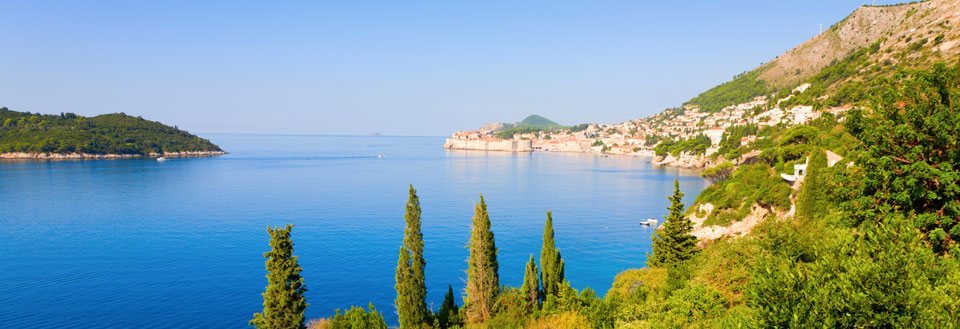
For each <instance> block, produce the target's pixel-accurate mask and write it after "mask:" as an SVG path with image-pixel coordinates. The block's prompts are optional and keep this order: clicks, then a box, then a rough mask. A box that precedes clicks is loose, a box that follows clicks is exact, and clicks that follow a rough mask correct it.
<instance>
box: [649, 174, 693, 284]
mask: <svg viewBox="0 0 960 329" xmlns="http://www.w3.org/2000/svg"><path fill="white" fill-rule="evenodd" d="M668 199H669V200H670V206H669V207H667V210H669V211H670V213H669V215H667V219H666V221H664V223H663V227H661V228H660V229H659V230H658V231H657V233H656V236H655V237H654V238H653V254H652V255H650V257H649V259H647V266H651V267H660V266H670V265H677V264H679V263H681V262H683V261H685V260H687V259H690V258H691V257H693V254H694V253H695V252H696V250H697V238H696V237H694V236H693V235H691V234H690V232H692V231H693V222H691V221H690V219H689V218H687V217H686V216H684V215H683V192H680V182H679V181H677V180H676V179H674V180H673V195H671V196H670V197H669V198H668Z"/></svg>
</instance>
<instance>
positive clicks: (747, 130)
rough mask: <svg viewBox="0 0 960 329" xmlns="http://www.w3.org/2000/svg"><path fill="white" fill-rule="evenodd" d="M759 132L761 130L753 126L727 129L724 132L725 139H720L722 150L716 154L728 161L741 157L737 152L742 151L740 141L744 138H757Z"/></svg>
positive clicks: (747, 125)
mask: <svg viewBox="0 0 960 329" xmlns="http://www.w3.org/2000/svg"><path fill="white" fill-rule="evenodd" d="M759 131H760V128H759V127H757V126H756V125H753V124H746V125H742V126H732V127H730V128H727V129H726V130H725V131H724V132H723V137H721V138H720V144H719V146H720V148H719V149H718V150H717V153H716V154H717V155H722V156H723V157H725V158H727V159H735V158H737V157H739V156H740V155H741V154H739V153H738V152H737V151H738V150H740V140H741V139H742V138H744V137H748V136H756V135H757V133H758V132H759Z"/></svg>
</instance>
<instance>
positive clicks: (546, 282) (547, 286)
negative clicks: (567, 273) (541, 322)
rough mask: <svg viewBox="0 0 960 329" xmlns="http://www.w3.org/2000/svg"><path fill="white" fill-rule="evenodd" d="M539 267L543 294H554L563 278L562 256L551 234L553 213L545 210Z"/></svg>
mask: <svg viewBox="0 0 960 329" xmlns="http://www.w3.org/2000/svg"><path fill="white" fill-rule="evenodd" d="M540 268H541V269H543V271H542V272H541V273H540V274H541V278H540V279H541V280H540V282H541V283H542V284H543V296H544V298H546V297H547V296H556V295H557V294H558V293H559V289H560V284H562V283H563V281H564V280H565V279H564V264H563V257H562V256H560V249H557V246H556V242H555V241H554V236H553V214H552V213H551V212H549V211H548V212H547V221H546V223H545V224H544V226H543V246H542V247H541V248H540Z"/></svg>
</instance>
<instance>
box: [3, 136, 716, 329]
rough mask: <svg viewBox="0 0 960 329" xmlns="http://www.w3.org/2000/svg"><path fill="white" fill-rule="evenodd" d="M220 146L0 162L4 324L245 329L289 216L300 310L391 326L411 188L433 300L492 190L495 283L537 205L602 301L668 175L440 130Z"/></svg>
mask: <svg viewBox="0 0 960 329" xmlns="http://www.w3.org/2000/svg"><path fill="white" fill-rule="evenodd" d="M203 137H206V138H209V139H210V140H211V141H213V142H214V143H216V144H218V145H220V146H221V147H222V148H223V149H224V150H226V151H228V152H230V154H228V155H225V156H220V157H213V158H183V159H169V160H168V161H165V162H158V161H155V160H152V159H128V160H96V161H49V162H39V161H6V162H0V327H5V328H60V329H63V328H243V327H246V326H247V322H248V321H249V320H250V319H251V317H252V315H253V314H254V313H255V312H257V311H259V310H261V309H262V303H263V299H262V296H261V293H262V292H263V289H264V287H265V285H266V283H267V282H266V277H265V274H266V270H265V267H264V257H263V253H264V252H266V251H267V250H268V248H269V245H268V240H269V235H268V234H267V231H266V229H267V227H271V226H273V227H276V226H283V225H286V224H293V225H294V228H293V233H292V236H293V241H294V253H295V254H296V255H297V256H298V257H299V263H300V265H301V266H302V268H303V272H302V275H303V277H304V278H305V281H306V285H307V289H308V291H307V292H306V298H307V301H308V303H309V304H310V305H309V307H308V308H307V317H308V318H319V317H328V316H331V315H332V314H334V310H335V309H338V308H340V309H343V308H348V307H350V306H352V305H359V306H366V305H367V304H368V303H373V305H375V307H376V308H377V310H378V311H380V312H382V313H383V314H384V315H385V317H386V320H387V322H388V324H390V325H396V324H397V316H396V310H395V307H394V306H393V300H394V298H395V291H394V269H395V267H396V264H397V257H398V255H399V248H400V245H401V240H402V235H403V227H404V220H403V212H404V204H405V202H406V200H407V193H408V189H409V186H410V185H411V184H412V185H413V186H414V187H415V188H416V189H417V192H418V194H419V196H420V200H421V204H422V209H423V217H422V221H423V236H424V241H425V252H424V253H425V258H426V261H427V265H426V275H427V278H426V282H427V293H428V300H427V302H428V305H430V306H431V307H433V308H434V309H436V308H437V307H439V304H440V302H441V301H442V299H443V295H444V293H445V292H446V291H447V287H448V286H452V287H453V289H454V291H455V292H456V293H457V295H458V303H460V302H462V299H460V298H461V296H460V295H462V294H463V289H464V286H465V282H466V273H465V271H466V267H467V264H466V259H467V256H468V250H467V248H466V245H467V240H468V238H469V235H470V226H471V217H472V215H473V208H474V204H475V203H476V202H478V201H479V199H480V196H481V195H482V196H483V197H484V199H485V200H486V202H487V205H488V209H489V213H490V219H491V222H492V227H493V231H494V234H495V239H496V245H497V248H498V249H499V252H498V260H499V264H500V272H499V274H500V280H501V284H503V285H513V286H519V285H520V284H521V281H522V278H523V273H524V266H525V264H526V261H527V260H528V257H529V256H530V255H534V256H535V257H537V258H539V254H540V246H541V243H542V237H543V225H544V219H545V216H546V212H547V211H552V212H553V218H554V225H555V230H556V243H557V246H558V247H559V248H560V250H561V254H562V257H563V258H564V261H565V263H566V278H567V279H568V280H569V281H570V283H571V284H572V285H573V287H575V288H577V289H585V288H588V287H589V288H591V289H593V290H595V291H596V292H597V293H598V294H599V295H603V294H605V293H606V291H607V290H608V289H609V288H610V285H611V283H612V282H613V279H614V277H615V276H616V274H617V273H619V272H621V271H624V270H627V269H631V268H640V267H643V266H644V264H645V262H646V258H647V255H648V254H649V253H650V249H651V237H652V236H653V234H654V229H653V228H651V227H647V226H641V225H639V222H640V221H641V220H645V219H647V218H650V217H655V218H659V219H660V220H661V221H662V218H663V217H664V215H665V214H666V207H667V204H668V201H667V196H668V195H669V194H670V193H671V192H672V190H673V181H674V179H678V180H679V182H680V188H681V190H682V191H683V192H684V193H685V197H684V201H685V202H686V203H687V204H688V205H689V204H690V203H691V202H692V201H693V199H694V198H695V197H696V195H697V194H698V193H699V192H700V191H702V190H703V189H704V188H705V187H706V186H707V182H706V181H704V180H703V179H702V178H700V177H699V176H698V173H697V172H695V171H686V170H681V169H676V168H663V167H655V166H653V165H652V164H651V163H650V158H647V157H634V156H608V157H604V156H597V155H590V154H572V153H549V152H534V153H500V152H482V151H456V150H445V149H443V147H442V145H443V142H444V139H443V137H388V136H304V135H235V134H222V135H204V136H203Z"/></svg>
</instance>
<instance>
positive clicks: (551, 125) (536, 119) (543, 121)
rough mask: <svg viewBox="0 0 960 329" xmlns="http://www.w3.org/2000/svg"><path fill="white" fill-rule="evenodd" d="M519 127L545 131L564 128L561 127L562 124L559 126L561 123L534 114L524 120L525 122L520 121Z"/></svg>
mask: <svg viewBox="0 0 960 329" xmlns="http://www.w3.org/2000/svg"><path fill="white" fill-rule="evenodd" d="M517 126H518V127H533V128H540V129H544V130H551V129H561V128H564V126H563V125H561V124H559V123H556V122H553V121H552V120H550V119H547V118H544V117H542V116H539V115H536V114H532V115H530V116H527V117H526V118H524V119H523V121H520V123H518V124H517Z"/></svg>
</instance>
